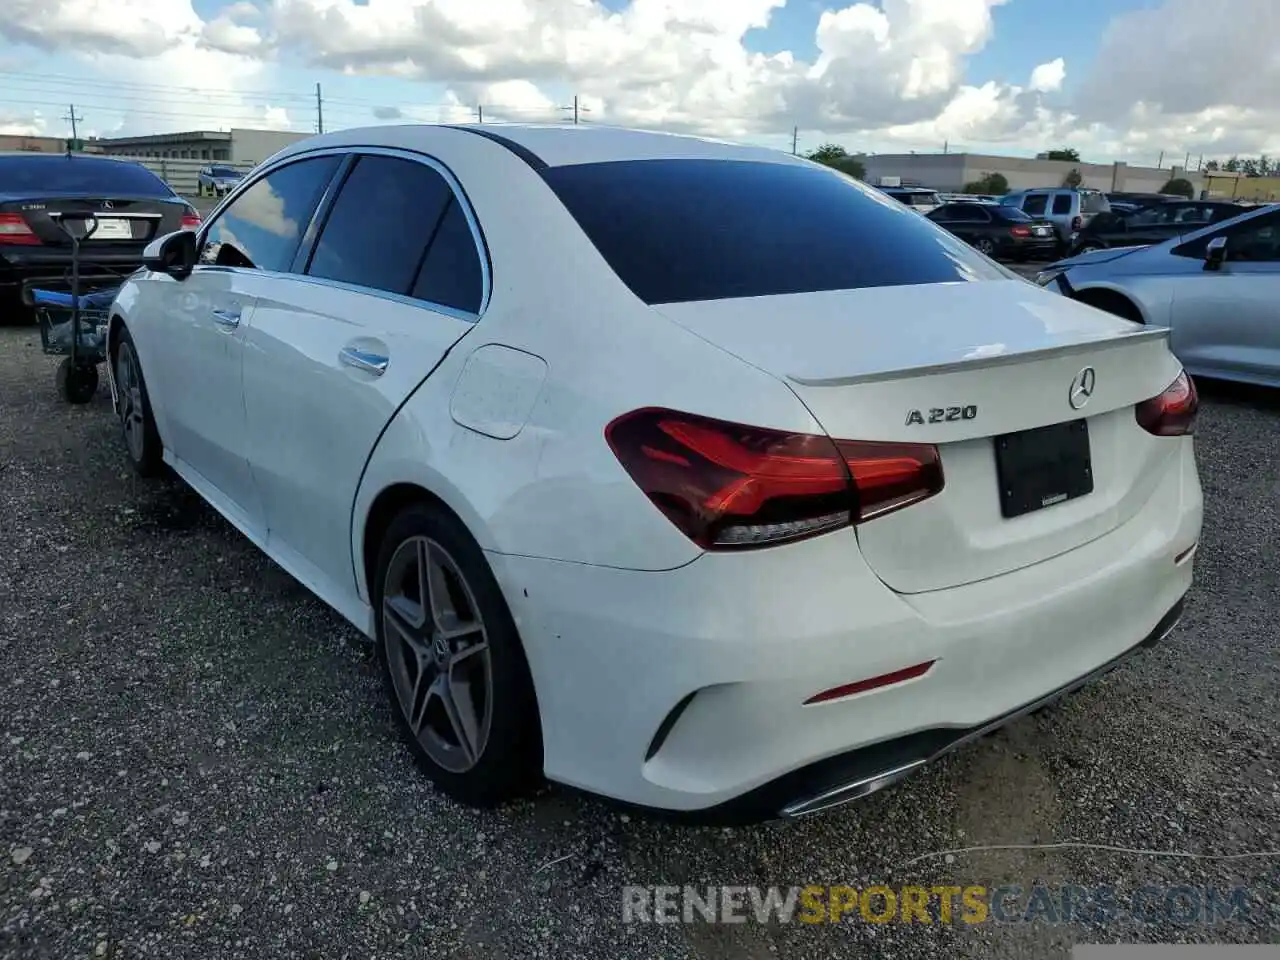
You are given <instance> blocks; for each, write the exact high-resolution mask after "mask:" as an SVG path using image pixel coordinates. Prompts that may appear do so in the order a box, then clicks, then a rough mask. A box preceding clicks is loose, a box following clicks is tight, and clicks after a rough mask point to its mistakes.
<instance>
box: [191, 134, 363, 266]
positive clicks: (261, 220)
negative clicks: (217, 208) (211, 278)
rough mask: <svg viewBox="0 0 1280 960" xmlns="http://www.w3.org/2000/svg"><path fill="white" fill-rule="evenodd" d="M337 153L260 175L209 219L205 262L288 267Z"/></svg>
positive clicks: (202, 252) (334, 165)
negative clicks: (214, 216)
mask: <svg viewBox="0 0 1280 960" xmlns="http://www.w3.org/2000/svg"><path fill="white" fill-rule="evenodd" d="M338 159H339V158H338V157H336V156H327V157H312V158H309V159H306V160H299V161H297V162H295V163H291V164H289V165H288V166H284V167H280V168H279V169H277V170H274V171H272V172H271V173H269V174H267V175H266V176H265V177H261V178H259V179H258V180H257V181H255V182H254V183H253V185H252V186H250V187H249V189H248V190H246V191H244V193H242V194H240V196H238V197H236V199H235V202H234V203H232V204H231V205H230V206H229V207H227V208H226V209H225V210H223V211H222V213H220V214H219V215H218V217H217V219H215V220H213V221H212V222H211V223H210V224H209V229H208V231H207V232H206V233H205V239H204V246H203V247H202V248H201V250H200V262H201V263H202V264H204V265H206V266H219V267H254V268H257V269H260V270H274V271H287V270H288V269H289V268H290V266H292V264H293V258H294V255H295V254H296V253H297V252H298V244H299V242H300V241H301V239H302V234H303V232H304V231H305V230H306V229H307V225H308V224H309V223H310V222H311V217H312V215H313V214H314V213H315V210H316V205H317V204H319V202H320V197H321V196H322V194H323V193H324V189H325V187H326V186H328V184H329V180H330V179H331V178H332V177H333V173H334V171H335V170H336V169H337V167H338Z"/></svg>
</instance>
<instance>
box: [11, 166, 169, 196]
mask: <svg viewBox="0 0 1280 960" xmlns="http://www.w3.org/2000/svg"><path fill="white" fill-rule="evenodd" d="M18 192H21V193H30V194H33V195H37V196H49V195H57V194H84V193H90V194H93V195H95V196H103V197H109V196H112V195H118V196H141V197H172V196H173V191H172V190H170V189H169V187H168V185H167V184H166V183H165V182H164V181H163V180H161V179H160V178H159V177H157V176H156V175H155V174H154V173H152V172H151V171H150V170H148V169H147V168H146V167H144V166H141V165H140V164H136V163H128V162H125V161H120V160H99V159H96V158H92V157H85V156H70V157H68V156H43V157H0V193H18Z"/></svg>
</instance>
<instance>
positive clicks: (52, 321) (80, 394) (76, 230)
mask: <svg viewBox="0 0 1280 960" xmlns="http://www.w3.org/2000/svg"><path fill="white" fill-rule="evenodd" d="M58 226H59V227H60V228H61V229H62V232H63V233H65V234H66V235H67V236H68V237H70V239H71V271H70V273H71V276H70V278H69V281H70V282H69V286H70V289H69V290H57V289H53V286H54V283H50V282H49V281H34V282H29V283H28V284H25V285H24V286H23V299H24V300H25V301H26V302H27V303H28V305H30V306H32V307H34V308H35V311H36V317H37V319H38V320H39V322H40V344H41V347H42V348H43V349H44V352H45V353H46V354H48V355H50V356H55V357H62V358H63V360H62V363H60V364H59V365H58V375H57V384H58V392H59V393H60V394H62V398H63V399H64V400H66V401H67V403H75V404H83V403H88V402H89V401H90V400H92V399H93V396H94V394H95V393H97V391H98V364H100V363H103V362H104V361H105V360H106V359H107V321H108V320H109V319H110V309H111V303H112V301H114V300H115V297H116V293H117V292H118V291H119V289H120V280H119V278H118V277H113V278H112V279H113V280H114V281H115V282H114V283H111V284H110V285H108V286H101V287H99V288H98V289H96V290H92V291H85V290H83V289H82V285H81V277H80V265H81V264H80V244H81V243H82V242H83V241H85V240H87V239H89V237H91V236H93V233H94V231H95V230H96V229H97V228H98V222H97V220H95V219H94V218H93V216H92V215H86V216H84V217H70V216H66V215H64V216H63V217H62V218H60V219H59V221H58ZM95 279H100V277H95ZM55 282H56V281H55ZM35 283H39V284H40V286H38V287H37V286H35Z"/></svg>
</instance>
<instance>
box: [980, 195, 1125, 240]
mask: <svg viewBox="0 0 1280 960" xmlns="http://www.w3.org/2000/svg"><path fill="white" fill-rule="evenodd" d="M1000 202H1001V203H1003V204H1005V205H1007V206H1010V207H1017V208H1018V209H1019V210H1021V211H1022V212H1023V213H1025V214H1027V216H1029V217H1033V218H1035V219H1036V220H1049V221H1051V222H1052V223H1053V225H1054V228H1055V229H1056V230H1057V231H1058V240H1059V242H1061V244H1062V246H1063V248H1064V249H1066V248H1067V247H1069V246H1070V245H1071V244H1073V243H1075V240H1076V234H1078V233H1079V232H1080V231H1081V230H1083V229H1084V228H1085V227H1086V226H1088V225H1089V222H1090V221H1091V220H1092V219H1093V218H1094V217H1096V216H1097V215H1098V214H1100V213H1109V212H1110V210H1111V204H1110V203H1109V202H1108V200H1107V195H1106V194H1105V193H1102V192H1101V191H1100V190H1084V189H1077V188H1075V187H1044V188H1040V189H1036V190H1019V191H1017V192H1016V193H1009V194H1006V195H1005V196H1003V197H1001V198H1000Z"/></svg>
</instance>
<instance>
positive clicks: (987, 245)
mask: <svg viewBox="0 0 1280 960" xmlns="http://www.w3.org/2000/svg"><path fill="white" fill-rule="evenodd" d="M974 246H976V247H977V248H978V252H979V253H980V254H982V255H983V256H986V257H994V256H995V255H996V245H995V241H993V240H992V239H991V238H990V237H979V238H978V242H977V243H976V244H974Z"/></svg>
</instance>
